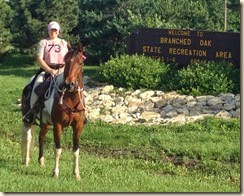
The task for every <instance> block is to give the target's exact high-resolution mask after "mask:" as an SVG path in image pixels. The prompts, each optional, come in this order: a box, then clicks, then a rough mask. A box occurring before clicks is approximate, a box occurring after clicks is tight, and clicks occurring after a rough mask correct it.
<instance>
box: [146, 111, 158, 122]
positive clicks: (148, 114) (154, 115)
mask: <svg viewBox="0 0 244 196" xmlns="http://www.w3.org/2000/svg"><path fill="white" fill-rule="evenodd" d="M141 117H142V118H143V119H145V120H146V121H149V120H152V119H153V118H160V114H158V113H156V112H147V111H145V112H142V114H141Z"/></svg>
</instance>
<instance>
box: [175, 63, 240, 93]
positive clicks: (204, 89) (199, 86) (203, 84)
mask: <svg viewBox="0 0 244 196" xmlns="http://www.w3.org/2000/svg"><path fill="white" fill-rule="evenodd" d="M178 91H179V92H180V93H183V94H191V95H195V96H197V95H218V94H219V93H227V92H232V93H239V92H240V72H239V69H235V68H234V67H233V66H231V65H230V64H229V63H226V62H224V61H222V62H218V63H215V62H210V63H200V64H198V63H195V64H191V65H188V67H187V68H183V69H181V70H179V71H178Z"/></svg>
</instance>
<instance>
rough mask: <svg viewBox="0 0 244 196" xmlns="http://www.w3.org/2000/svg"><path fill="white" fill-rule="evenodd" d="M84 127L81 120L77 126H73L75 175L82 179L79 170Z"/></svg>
mask: <svg viewBox="0 0 244 196" xmlns="http://www.w3.org/2000/svg"><path fill="white" fill-rule="evenodd" d="M82 129H83V121H79V122H78V123H77V125H76V126H73V154H74V175H75V178H76V179H77V180H80V172H79V144H80V135H81V133H82Z"/></svg>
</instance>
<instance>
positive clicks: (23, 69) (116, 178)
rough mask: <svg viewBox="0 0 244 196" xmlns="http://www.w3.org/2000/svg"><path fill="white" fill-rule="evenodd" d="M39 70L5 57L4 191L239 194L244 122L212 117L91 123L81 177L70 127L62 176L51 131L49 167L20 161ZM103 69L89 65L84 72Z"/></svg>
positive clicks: (1, 81)
mask: <svg viewBox="0 0 244 196" xmlns="http://www.w3.org/2000/svg"><path fill="white" fill-rule="evenodd" d="M37 69H38V67H37V65H34V64H33V59H32V58H28V57H26V56H19V55H16V56H12V57H11V58H10V57H5V59H3V60H2V61H0V88H1V93H0V107H1V112H0V192H240V120H239V119H232V120H223V119H217V118H207V119H205V120H202V121H199V122H195V123H190V124H186V125H183V126H178V125H169V126H150V127H147V126H128V125H111V124H106V123H103V122H89V123H88V124H87V125H86V126H85V128H84V130H83V134H82V137H81V145H80V149H81V153H80V162H79V167H80V175H81V181H79V182H77V181H76V180H75V178H74V176H73V174H72V170H73V155H72V152H71V148H72V143H71V137H72V135H71V133H72V131H71V129H70V128H69V129H66V130H65V131H64V132H63V135H62V144H63V151H62V155H61V159H60V177H59V179H53V178H52V177H51V176H52V170H53V167H54V142H53V135H52V130H50V131H49V132H48V134H47V139H46V147H45V152H44V154H45V159H46V167H45V168H41V167H40V166H39V164H38V162H37V158H38V147H37V146H38V144H37V137H38V127H36V135H35V141H36V144H35V147H34V150H33V155H32V160H31V164H30V166H29V167H28V168H26V167H25V166H24V165H23V164H22V160H21V150H20V142H21V112H20V108H19V107H18V106H17V105H16V101H17V99H19V98H20V97H21V91H22V88H23V87H24V85H25V84H26V83H27V81H28V80H29V78H30V77H31V76H32V75H33V74H34V73H35V71H36V70H37ZM96 71H97V68H94V67H89V66H88V67H85V70H84V75H86V74H88V75H89V76H92V75H95V74H96Z"/></svg>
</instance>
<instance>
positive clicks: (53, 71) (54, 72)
mask: <svg viewBox="0 0 244 196" xmlns="http://www.w3.org/2000/svg"><path fill="white" fill-rule="evenodd" d="M57 72H58V70H55V69H50V71H49V73H50V74H51V75H53V76H55V75H56V74H57Z"/></svg>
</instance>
